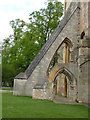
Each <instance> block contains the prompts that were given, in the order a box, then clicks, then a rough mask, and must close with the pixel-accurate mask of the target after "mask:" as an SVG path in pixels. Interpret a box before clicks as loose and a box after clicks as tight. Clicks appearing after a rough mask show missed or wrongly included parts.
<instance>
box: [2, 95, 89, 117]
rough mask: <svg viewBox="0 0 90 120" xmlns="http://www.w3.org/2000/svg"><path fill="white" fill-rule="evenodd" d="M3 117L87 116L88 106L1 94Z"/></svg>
mask: <svg viewBox="0 0 90 120" xmlns="http://www.w3.org/2000/svg"><path fill="white" fill-rule="evenodd" d="M2 100H3V104H2V116H3V118H87V117H88V107H86V106H83V105H68V104H67V105H66V104H55V103H53V102H52V101H48V100H34V99H32V98H31V97H22V96H13V95H12V93H3V94H2Z"/></svg>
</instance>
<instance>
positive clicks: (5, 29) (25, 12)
mask: <svg viewBox="0 0 90 120" xmlns="http://www.w3.org/2000/svg"><path fill="white" fill-rule="evenodd" d="M59 1H61V2H62V3H64V0H59ZM46 2H47V0H0V42H2V40H3V39H4V38H6V37H8V36H9V35H10V34H13V31H12V28H11V26H10V21H11V20H15V19H18V18H20V19H22V20H24V21H26V22H28V18H29V14H30V13H32V12H33V11H35V10H39V9H41V8H44V7H45V4H46Z"/></svg>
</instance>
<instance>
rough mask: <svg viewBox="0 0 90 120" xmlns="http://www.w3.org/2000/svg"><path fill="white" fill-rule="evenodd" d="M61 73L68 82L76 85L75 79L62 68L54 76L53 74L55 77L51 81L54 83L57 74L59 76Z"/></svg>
mask: <svg viewBox="0 0 90 120" xmlns="http://www.w3.org/2000/svg"><path fill="white" fill-rule="evenodd" d="M61 73H63V74H65V75H66V76H67V77H68V79H69V81H70V82H71V83H72V82H74V83H76V84H77V79H76V78H75V76H74V75H73V74H72V73H71V72H70V71H69V70H68V69H67V68H66V67H63V68H61V69H59V70H58V71H57V72H56V74H55V76H54V78H53V80H52V81H55V79H56V77H57V76H58V74H61Z"/></svg>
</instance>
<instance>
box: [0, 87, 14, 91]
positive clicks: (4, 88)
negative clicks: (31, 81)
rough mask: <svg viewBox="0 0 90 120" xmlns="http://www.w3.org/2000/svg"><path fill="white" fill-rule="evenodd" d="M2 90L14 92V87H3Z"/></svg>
mask: <svg viewBox="0 0 90 120" xmlns="http://www.w3.org/2000/svg"><path fill="white" fill-rule="evenodd" d="M0 90H13V87H1V88H0Z"/></svg>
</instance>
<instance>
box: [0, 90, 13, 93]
mask: <svg viewBox="0 0 90 120" xmlns="http://www.w3.org/2000/svg"><path fill="white" fill-rule="evenodd" d="M7 92H13V90H0V93H7Z"/></svg>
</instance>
